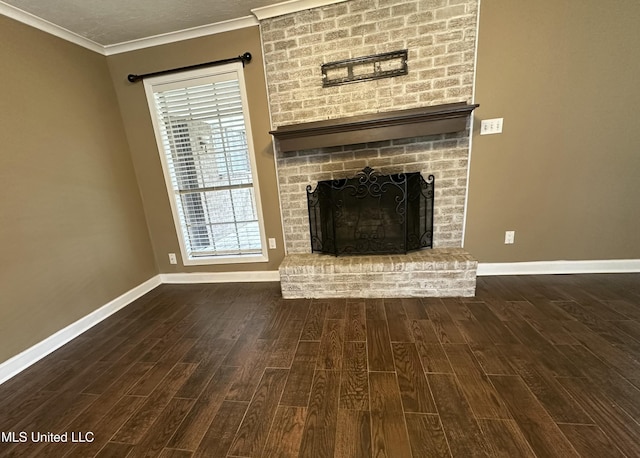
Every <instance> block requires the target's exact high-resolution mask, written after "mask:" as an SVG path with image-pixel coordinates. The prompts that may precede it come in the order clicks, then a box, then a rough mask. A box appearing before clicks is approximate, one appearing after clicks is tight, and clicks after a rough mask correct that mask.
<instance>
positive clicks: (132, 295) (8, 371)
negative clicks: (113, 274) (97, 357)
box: [0, 275, 161, 384]
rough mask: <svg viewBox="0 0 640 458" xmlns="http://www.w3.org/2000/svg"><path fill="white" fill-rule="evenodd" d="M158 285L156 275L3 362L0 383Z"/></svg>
mask: <svg viewBox="0 0 640 458" xmlns="http://www.w3.org/2000/svg"><path fill="white" fill-rule="evenodd" d="M160 283H161V282H160V276H159V275H156V276H155V277H153V278H151V279H149V280H147V281H145V282H144V283H142V284H141V285H138V286H136V287H135V288H133V289H131V290H129V291H127V292H126V293H124V294H122V295H121V296H119V297H117V298H116V299H114V300H112V301H111V302H109V303H108V304H105V305H103V306H102V307H100V308H99V309H97V310H95V311H93V312H91V313H90V314H88V315H86V316H85V317H83V318H80V319H79V320H78V321H76V322H75V323H71V324H70V325H69V326H67V327H65V328H63V329H61V330H59V331H58V332H56V333H55V334H53V335H51V336H49V337H47V338H46V339H44V340H42V341H41V342H39V343H37V344H35V345H34V346H33V347H31V348H28V349H27V350H25V351H23V352H22V353H19V354H17V355H16V356H14V357H13V358H10V359H8V360H7V361H5V362H3V363H2V364H0V384H2V383H4V382H5V381H7V380H9V379H10V378H11V377H13V376H14V375H16V374H18V373H19V372H22V371H23V370H25V369H26V368H27V367H29V366H31V365H32V364H35V363H36V362H38V361H40V360H41V359H42V358H44V357H45V356H47V355H48V354H49V353H52V352H53V351H55V350H57V349H58V348H60V347H62V346H63V345H64V344H66V343H67V342H69V341H70V340H72V339H74V338H76V337H78V336H79V335H80V334H82V333H83V332H85V331H87V330H88V329H90V328H92V327H93V326H95V325H96V324H98V323H100V322H101V321H102V320H104V319H105V318H107V317H109V316H111V315H113V314H114V313H116V312H117V311H118V310H120V309H122V308H123V307H125V306H127V305H129V304H130V303H131V302H133V301H135V300H136V299H138V298H139V297H141V296H143V295H145V294H146V293H148V292H149V291H151V290H152V289H154V288H155V287H157V286H159V285H160Z"/></svg>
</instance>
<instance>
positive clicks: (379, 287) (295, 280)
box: [280, 248, 478, 299]
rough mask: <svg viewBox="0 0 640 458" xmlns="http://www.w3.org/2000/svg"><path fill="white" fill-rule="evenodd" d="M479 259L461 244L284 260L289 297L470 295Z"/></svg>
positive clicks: (284, 286) (282, 270)
mask: <svg viewBox="0 0 640 458" xmlns="http://www.w3.org/2000/svg"><path fill="white" fill-rule="evenodd" d="M477 267H478V262H477V261H476V260H475V259H473V258H472V257H471V256H470V255H469V253H467V252H466V251H464V250H463V249H461V248H438V249H433V250H422V251H416V252H413V253H408V254H406V255H375V256H342V257H335V256H331V255H321V254H307V253H305V254H290V255H287V256H286V258H285V260H284V262H283V263H282V264H281V265H280V285H281V288H282V296H283V297H284V298H285V299H297V298H326V297H458V296H464V297H469V296H473V295H474V294H475V289H476V269H477Z"/></svg>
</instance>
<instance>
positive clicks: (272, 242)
mask: <svg viewBox="0 0 640 458" xmlns="http://www.w3.org/2000/svg"><path fill="white" fill-rule="evenodd" d="M276 246H277V245H276V239H273V238H270V239H269V249H271V250H275V249H276Z"/></svg>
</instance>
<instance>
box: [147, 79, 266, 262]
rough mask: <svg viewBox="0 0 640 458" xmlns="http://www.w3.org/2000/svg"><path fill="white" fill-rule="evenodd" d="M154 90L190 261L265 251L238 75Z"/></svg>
mask: <svg viewBox="0 0 640 458" xmlns="http://www.w3.org/2000/svg"><path fill="white" fill-rule="evenodd" d="M151 87H152V93H153V100H154V102H155V103H154V104H155V109H156V115H157V118H156V123H155V124H156V127H157V130H158V132H156V134H157V135H158V137H159V143H162V149H163V150H164V151H163V152H161V154H162V153H164V157H163V159H164V161H163V165H164V167H165V175H167V176H166V178H167V181H168V183H170V185H171V189H170V193H172V194H173V199H174V202H173V204H174V205H173V208H174V213H176V214H175V215H174V217H175V219H176V220H177V221H179V226H180V228H179V229H180V231H179V232H181V235H182V238H183V240H182V242H183V245H182V246H183V248H184V251H185V252H186V253H183V255H184V254H186V255H187V256H188V258H189V259H193V258H198V257H211V256H233V255H251V254H260V253H262V252H263V247H262V237H261V230H260V228H261V226H260V221H259V215H258V212H257V209H256V198H255V193H254V191H255V190H254V179H253V175H252V167H251V165H252V160H251V156H250V150H249V142H248V139H247V128H246V121H245V114H244V110H243V103H242V91H241V86H240V82H239V80H238V74H237V72H226V73H222V74H216V75H213V76H206V77H199V78H193V79H188V80H184V79H183V80H182V81H177V82H176V81H174V82H169V83H165V84H152V85H151Z"/></svg>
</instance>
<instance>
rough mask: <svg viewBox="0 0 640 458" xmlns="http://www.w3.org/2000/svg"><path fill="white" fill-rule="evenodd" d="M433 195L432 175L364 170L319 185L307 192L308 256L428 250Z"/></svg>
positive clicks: (431, 234)
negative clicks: (309, 231)
mask: <svg viewBox="0 0 640 458" xmlns="http://www.w3.org/2000/svg"><path fill="white" fill-rule="evenodd" d="M433 189H434V178H433V175H429V177H428V179H427V180H425V179H424V178H423V177H422V175H420V173H419V172H411V173H398V174H395V175H380V174H379V173H377V172H375V171H374V170H373V169H371V168H369V167H366V168H365V169H364V170H362V172H359V173H357V174H356V176H355V177H353V178H344V179H341V180H326V181H320V182H318V186H317V187H316V189H315V190H314V191H312V187H311V186H307V203H308V206H309V224H310V229H311V251H313V252H319V253H330V254H334V255H336V256H340V255H356V254H394V253H396V254H397V253H407V252H408V251H415V250H419V249H422V248H431V247H432V241H433Z"/></svg>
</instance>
